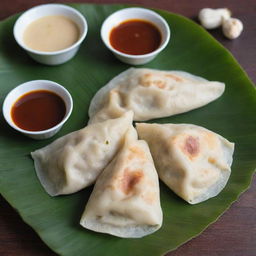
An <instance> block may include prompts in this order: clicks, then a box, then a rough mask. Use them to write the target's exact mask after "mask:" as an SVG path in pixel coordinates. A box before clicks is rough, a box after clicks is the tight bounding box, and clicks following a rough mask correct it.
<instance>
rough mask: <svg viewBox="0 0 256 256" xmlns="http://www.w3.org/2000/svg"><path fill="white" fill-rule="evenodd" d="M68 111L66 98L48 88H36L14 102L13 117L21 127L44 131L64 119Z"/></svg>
mask: <svg viewBox="0 0 256 256" xmlns="http://www.w3.org/2000/svg"><path fill="white" fill-rule="evenodd" d="M65 113H66V105H65V102H64V100H63V99H62V98H61V97H60V96H58V95H57V94H55V93H53V92H51V91H47V90H36V91H31V92H28V93H26V94H24V95H22V96H21V97H20V98H18V100H17V101H16V102H15V103H14V104H13V106H12V109H11V117H12V120H13V122H14V123H15V124H16V125H17V126H18V127H19V128H21V129H24V130H27V131H43V130H47V129H49V128H52V127H54V126H55V125H57V124H58V123H60V122H61V121H62V119H63V118H64V116H65Z"/></svg>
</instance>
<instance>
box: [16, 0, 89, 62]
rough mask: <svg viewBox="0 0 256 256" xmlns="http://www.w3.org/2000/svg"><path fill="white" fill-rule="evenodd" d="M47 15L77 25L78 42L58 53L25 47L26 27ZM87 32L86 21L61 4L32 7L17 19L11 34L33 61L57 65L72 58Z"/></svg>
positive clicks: (78, 13) (77, 13) (74, 11)
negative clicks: (66, 19) (65, 19)
mask: <svg viewBox="0 0 256 256" xmlns="http://www.w3.org/2000/svg"><path fill="white" fill-rule="evenodd" d="M49 15H63V16H66V17H67V18H69V19H71V20H73V21H74V22H75V23H76V24H77V25H78V27H79V30H80V38H79V39H78V41H77V42H75V43H74V44H73V45H71V46H70V47H68V48H66V49H63V50H60V51H54V52H43V51H37V50H33V49H31V48H29V47H27V46H26V45H25V44H24V42H23V34H24V31H25V29H26V28H27V26H28V25H29V24H30V23H31V22H33V21H35V20H37V19H39V18H42V17H44V16H49ZM87 30H88V26H87V22H86V19H85V18H84V16H83V15H82V14H81V13H80V12H78V11H77V10H76V9H74V8H71V7H69V6H67V5H63V4H44V5H39V6H36V7H33V8H31V9H29V10H28V11H26V12H25V13H23V14H22V15H21V16H20V17H19V18H18V20H17V21H16V23H15V25H14V28H13V34H14V38H15V40H16V41H17V43H18V44H19V45H20V46H21V47H22V48H23V49H24V50H25V51H26V52H27V53H28V54H29V55H30V56H31V57H32V58H33V59H34V60H36V61H37V62H39V63H42V64H46V65H58V64H62V63H64V62H66V61H68V60H70V59H71V58H73V57H74V55H75V54H76V52H77V51H78V49H79V46H80V45H81V43H82V41H83V40H84V39H85V36H86V34H87Z"/></svg>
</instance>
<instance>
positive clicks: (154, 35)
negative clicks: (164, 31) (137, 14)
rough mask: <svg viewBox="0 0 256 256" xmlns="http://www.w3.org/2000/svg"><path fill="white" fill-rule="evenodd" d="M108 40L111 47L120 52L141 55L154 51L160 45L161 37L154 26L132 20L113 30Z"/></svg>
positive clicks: (143, 21) (138, 20)
mask: <svg viewBox="0 0 256 256" xmlns="http://www.w3.org/2000/svg"><path fill="white" fill-rule="evenodd" d="M109 40H110V44H111V45H112V47H113V48H115V49H116V50H118V51H120V52H123V53H127V54H132V55H142V54H147V53H150V52H153V51H155V50H156V49H157V48H158V47H159V46H160V44H161V40H162V36H161V32H160V31H159V29H158V28H157V27H156V26H155V25H154V24H152V23H150V22H148V21H146V20H140V19H132V20H127V21H125V22H122V23H121V24H119V25H118V26H117V27H115V28H113V29H112V31H111V32H110V38H109Z"/></svg>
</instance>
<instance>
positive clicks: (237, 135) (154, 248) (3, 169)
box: [0, 4, 256, 256]
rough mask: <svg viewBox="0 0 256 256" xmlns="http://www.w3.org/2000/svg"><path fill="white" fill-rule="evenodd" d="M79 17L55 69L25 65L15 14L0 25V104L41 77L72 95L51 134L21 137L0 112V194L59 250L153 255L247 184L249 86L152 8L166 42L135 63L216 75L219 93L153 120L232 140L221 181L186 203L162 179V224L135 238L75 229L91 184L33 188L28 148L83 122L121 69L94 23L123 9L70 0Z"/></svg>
mask: <svg viewBox="0 0 256 256" xmlns="http://www.w3.org/2000/svg"><path fill="white" fill-rule="evenodd" d="M71 6H73V7H74V8H76V9H77V10H79V11H80V12H81V13H82V14H83V15H84V16H85V17H86V19H87V21H88V25H89V32H88V35H87V37H86V39H85V41H84V43H83V45H82V46H81V49H80V50H79V52H78V54H77V55H76V56H75V57H74V58H73V59H72V60H71V61H69V62H67V63H65V64H63V65H60V66H54V67H49V66H44V65H41V64H38V63H36V62H34V61H33V60H32V59H31V58H30V57H29V56H28V55H27V54H26V53H25V52H24V51H23V50H22V49H21V48H19V46H18V45H17V44H16V43H15V41H14V38H13V33H12V29H13V25H14V23H15V21H16V19H17V18H18V15H15V16H12V17H10V18H8V19H6V20H4V21H2V22H0V92H1V96H0V97H1V98H0V103H1V104H2V103H3V100H4V97H5V96H6V94H7V93H8V92H9V91H10V90H11V89H13V88H14V87H16V86H17V85H19V84H20V83H23V82H25V81H29V80H34V79H48V80H53V81H55V82H58V83H60V84H62V85H63V86H64V87H66V88H67V89H68V90H69V92H70V93H71V95H72V97H73V100H74V110H73V113H72V115H71V117H70V119H69V120H68V122H67V123H66V124H65V126H64V127H63V128H62V130H61V131H60V132H59V133H58V134H57V135H56V136H54V137H53V138H51V139H47V140H44V141H35V140H33V139H29V138H27V137H25V136H23V135H21V134H19V133H17V132H15V131H14V130H12V128H10V127H8V125H7V124H6V123H5V121H4V119H3V115H1V116H0V118H1V120H0V121H1V130H0V192H1V194H2V195H3V196H4V198H5V199H6V200H7V201H8V202H9V203H10V204H11V205H12V206H13V207H14V208H15V209H16V210H17V211H18V212H19V214H20V216H21V217H22V219H23V220H24V221H25V222H26V223H27V224H28V225H30V226H31V227H32V228H33V229H34V230H35V231H36V232H37V233H38V235H39V236H40V237H41V239H42V240H43V241H44V242H45V243H46V244H47V245H48V246H49V247H50V248H51V249H52V250H53V251H55V252H56V253H58V254H60V255H76V256H79V255H92V256H104V255H119V254H120V252H122V255H123V256H126V255H127V256H128V255H133V256H134V255H148V256H150V255H152V256H156V255H162V254H164V253H165V252H167V251H171V250H174V249H175V248H177V247H178V246H180V245H181V244H183V243H185V242H186V241H188V240H189V239H191V238H192V237H195V236H197V235H198V234H200V233H201V232H202V231H203V230H204V229H205V228H206V227H207V226H208V225H209V224H211V223H212V222H214V221H216V220H217V218H218V217H219V216H220V215H221V214H222V213H223V212H224V211H225V210H227V209H228V208H229V207H230V205H231V204H232V203H233V202H234V201H235V200H236V199H237V198H238V196H239V195H240V194H241V193H242V192H243V191H245V190H246V189H247V188H248V186H249V185H250V181H251V178H252V175H253V173H254V171H255V166H256V114H255V113H256V93H255V88H254V87H253V84H252V82H251V81H250V79H249V78H248V76H247V75H246V73H245V72H244V71H243V69H242V68H241V67H240V66H239V64H238V63H237V61H236V60H235V59H234V58H233V56H232V55H231V54H230V53H229V52H228V51H227V50H226V49H225V48H224V47H223V46H221V45H220V44H219V43H218V42H217V41H216V40H215V39H214V38H212V37H211V36H210V35H209V34H208V33H207V32H206V31H205V30H204V29H202V28H201V27H200V26H198V25H197V24H195V23H194V22H192V21H191V20H189V19H186V18H185V17H182V16H179V15H176V14H173V13H169V12H165V11H161V10H155V11H156V12H158V13H159V14H160V15H162V16H163V17H164V18H165V19H166V21H167V22H168V24H169V26H170V28H171V40H170V43H169V44H168V46H167V48H166V49H165V50H164V51H163V52H162V53H161V54H160V55H159V56H158V57H157V58H156V59H154V60H153V61H152V62H150V63H148V64H146V65H144V66H145V67H149V68H156V69H163V70H184V71H187V72H190V73H193V74H195V75H199V76H202V77H205V78H206V79H209V80H215V81H222V82H224V83H225V84H226V90H225V93H224V95H223V96H222V97H220V98H219V99H218V100H216V101H214V102H212V103H210V104H208V105H207V106H204V107H202V108H200V109H196V110H193V111H190V112H188V113H184V114H180V115H176V116H173V117H168V118H163V119H158V120H154V122H159V123H169V122H172V123H192V124H196V125H201V126H204V127H206V128H208V129H210V130H212V131H214V132H217V133H219V134H221V135H222V136H224V137H226V138H227V139H228V140H230V141H233V142H235V144H236V147H235V154H234V162H233V165H232V174H231V178H230V180H229V182H228V184H227V186H226V187H225V189H224V190H223V191H222V192H221V193H220V194H219V195H218V196H217V197H215V198H212V199H210V200H208V201H206V202H203V203H200V204H198V205H189V204H188V203H186V202H185V201H183V200H181V199H180V198H178V197H177V196H176V195H175V194H174V193H173V192H172V191H170V190H169V189H168V188H167V187H166V186H165V185H164V184H163V183H161V184H160V191H161V205H162V208H163V213H164V222H163V226H162V228H161V229H160V230H159V231H157V232H156V233H154V234H152V235H149V236H147V237H144V238H140V239H121V238H117V237H113V236H110V235H106V234H99V233H95V232H91V231H88V230H86V229H83V228H82V227H81V226H80V225H79V220H80V216H81V214H82V212H83V210H84V207H85V205H86V202H87V200H88V197H89V195H90V193H91V191H92V187H89V188H86V189H84V190H83V191H81V192H78V193H76V194H73V195H67V196H59V197H54V198H52V197H50V196H49V195H48V194H47V193H46V192H45V191H44V190H43V188H42V186H41V185H40V183H39V181H38V179H37V177H36V174H35V170H34V166H33V161H32V159H31V157H30V152H31V151H34V150H35V149H38V148H41V147H43V146H45V145H47V144H49V143H50V142H52V141H53V140H55V139H56V138H58V137H60V136H63V135H65V134H67V133H69V132H72V131H75V130H78V129H80V128H82V127H84V126H85V125H86V123H87V120H88V115H87V112H88V106H89V103H90V100H91V98H92V97H93V95H94V94H95V93H96V92H97V90H98V89H99V88H101V87H102V86H103V85H105V84H106V83H107V82H108V81H109V80H110V79H111V78H113V77H114V76H116V75H117V74H119V73H120V72H122V71H124V70H126V69H127V68H128V67H129V65H126V64H123V63H121V62H120V61H118V60H117V59H116V58H115V57H114V56H113V55H112V54H111V53H110V52H109V51H108V50H107V49H106V48H105V47H104V45H103V43H102V42H101V39H100V27H101V24H102V22H103V20H104V19H105V18H106V17H107V16H108V15H110V14H111V13H113V12H114V11H116V10H118V9H121V8H124V7H127V5H92V4H72V5H71Z"/></svg>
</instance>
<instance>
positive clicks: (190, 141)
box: [183, 136, 200, 158]
mask: <svg viewBox="0 0 256 256" xmlns="http://www.w3.org/2000/svg"><path fill="white" fill-rule="evenodd" d="M199 151H200V144H199V139H198V138H197V137H193V136H188V137H187V138H186V140H185V143H184V146H183V152H184V153H185V154H186V155H187V156H188V157H190V158H193V157H195V156H197V155H198V153H199Z"/></svg>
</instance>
